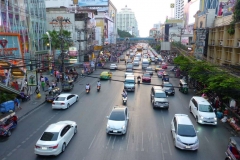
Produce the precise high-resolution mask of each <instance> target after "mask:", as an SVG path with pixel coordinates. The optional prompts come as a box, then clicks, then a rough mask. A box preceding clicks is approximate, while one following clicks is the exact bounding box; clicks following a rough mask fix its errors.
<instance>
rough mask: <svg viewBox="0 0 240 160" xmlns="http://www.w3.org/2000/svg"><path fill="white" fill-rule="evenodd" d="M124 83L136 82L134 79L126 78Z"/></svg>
mask: <svg viewBox="0 0 240 160" xmlns="http://www.w3.org/2000/svg"><path fill="white" fill-rule="evenodd" d="M124 83H125V84H129V83H133V84H134V83H135V82H134V80H131V79H126V80H125V82H124Z"/></svg>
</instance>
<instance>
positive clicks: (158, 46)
mask: <svg viewBox="0 0 240 160" xmlns="http://www.w3.org/2000/svg"><path fill="white" fill-rule="evenodd" d="M155 50H156V51H157V52H160V51H161V45H160V44H158V45H157V46H156V47H155Z"/></svg>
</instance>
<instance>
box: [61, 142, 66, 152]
mask: <svg viewBox="0 0 240 160" xmlns="http://www.w3.org/2000/svg"><path fill="white" fill-rule="evenodd" d="M65 150H66V143H65V142H64V143H63V145H62V153H63V152H64V151H65Z"/></svg>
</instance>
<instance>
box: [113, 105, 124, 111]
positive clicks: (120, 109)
mask: <svg viewBox="0 0 240 160" xmlns="http://www.w3.org/2000/svg"><path fill="white" fill-rule="evenodd" d="M125 109H126V107H120V106H115V107H113V109H112V112H124V111H125Z"/></svg>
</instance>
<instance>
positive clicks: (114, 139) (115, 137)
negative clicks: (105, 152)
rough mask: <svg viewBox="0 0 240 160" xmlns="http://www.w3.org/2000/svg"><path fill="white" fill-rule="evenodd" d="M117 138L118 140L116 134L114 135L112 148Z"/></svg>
mask: <svg viewBox="0 0 240 160" xmlns="http://www.w3.org/2000/svg"><path fill="white" fill-rule="evenodd" d="M115 140H116V136H115V137H114V140H113V143H112V149H113V148H114V143H115Z"/></svg>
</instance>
